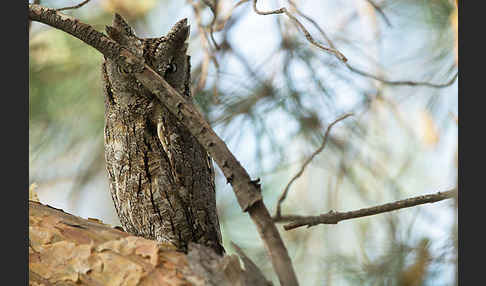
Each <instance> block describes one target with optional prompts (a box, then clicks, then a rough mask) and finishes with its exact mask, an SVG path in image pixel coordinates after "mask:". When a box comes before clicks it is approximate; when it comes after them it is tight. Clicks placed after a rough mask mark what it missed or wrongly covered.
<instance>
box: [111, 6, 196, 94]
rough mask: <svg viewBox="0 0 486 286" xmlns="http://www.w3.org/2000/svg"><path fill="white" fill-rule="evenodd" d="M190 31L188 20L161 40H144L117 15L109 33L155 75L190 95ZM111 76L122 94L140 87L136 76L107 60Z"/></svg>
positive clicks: (176, 26)
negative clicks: (141, 59)
mask: <svg viewBox="0 0 486 286" xmlns="http://www.w3.org/2000/svg"><path fill="white" fill-rule="evenodd" d="M189 30H190V27H189V25H188V24H187V19H182V20H180V21H178V22H177V23H176V24H175V25H174V26H173V27H172V28H171V29H170V31H169V32H168V33H167V35H165V36H162V37H160V38H147V39H141V38H139V37H137V36H136V35H135V32H134V30H133V28H132V27H130V26H129V25H128V24H127V22H126V21H125V20H124V19H123V18H122V17H121V16H120V15H119V14H115V16H114V18H113V23H112V26H107V27H106V31H107V33H108V35H109V37H110V38H111V39H113V40H114V41H116V42H117V43H118V44H120V45H121V46H122V47H124V48H126V49H127V50H129V51H130V52H131V53H132V54H134V55H135V56H137V57H143V58H144V60H145V63H147V64H148V65H149V66H150V67H151V68H152V69H153V70H154V71H156V72H157V73H158V74H159V75H160V76H162V77H163V78H164V79H165V80H166V81H167V82H168V83H169V84H170V85H171V86H172V87H173V88H175V89H176V90H178V91H179V92H180V93H181V94H185V95H189V94H190V93H189V87H190V57H189V56H188V55H186V52H187V43H186V40H187V39H188V37H189ZM107 63H108V64H107V67H106V68H107V72H108V73H109V74H110V81H112V83H113V81H116V84H115V86H117V87H119V88H121V89H122V90H121V91H125V90H129V89H132V88H136V87H137V86H139V85H140V84H135V83H136V82H137V81H136V79H135V77H134V76H133V75H132V74H129V73H128V72H127V71H125V70H123V68H121V67H119V66H118V65H117V64H116V63H114V62H111V61H108V60H107Z"/></svg>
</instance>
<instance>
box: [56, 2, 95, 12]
mask: <svg viewBox="0 0 486 286" xmlns="http://www.w3.org/2000/svg"><path fill="white" fill-rule="evenodd" d="M89 1H91V0H85V1H83V2H81V3H79V4H78V5H74V6H70V7H64V8H59V9H56V11H64V10H72V9H77V8H81V7H83V6H84V5H85V4H87V3H88V2H89Z"/></svg>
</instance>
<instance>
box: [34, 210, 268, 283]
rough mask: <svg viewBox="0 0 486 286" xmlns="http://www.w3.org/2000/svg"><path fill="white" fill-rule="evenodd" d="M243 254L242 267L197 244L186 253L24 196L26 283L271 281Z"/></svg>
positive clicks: (235, 259)
mask: <svg viewBox="0 0 486 286" xmlns="http://www.w3.org/2000/svg"><path fill="white" fill-rule="evenodd" d="M240 255H241V254H240ZM243 257H245V259H247V257H246V256H244V254H243ZM245 259H244V260H243V262H244V265H245V269H243V268H242V267H241V266H240V262H239V260H238V257H237V256H236V255H227V256H224V257H220V256H219V255H216V254H215V253H214V252H213V251H212V250H211V249H210V248H207V247H204V246H202V245H195V247H193V246H192V245H190V246H189V254H187V255H186V254H184V253H182V252H179V251H176V249H175V247H174V246H172V245H170V244H165V243H161V242H157V241H154V240H147V239H145V238H142V237H136V236H133V235H131V234H129V233H126V232H123V231H121V230H118V229H116V228H113V227H111V226H109V225H106V224H103V223H102V222H100V221H97V220H94V219H82V218H80V217H76V216H73V215H71V214H68V213H65V212H63V211H62V210H59V209H55V208H53V207H50V206H46V205H43V204H41V203H38V202H33V201H29V285H46V286H47V285H78V286H79V285H96V286H100V285H110V286H118V285H126V286H131V285H146V286H148V285H198V286H203V285H211V286H213V285H241V286H247V285H248V286H249V285H257V286H258V285H262V286H263V285H271V284H269V282H267V281H266V280H265V279H264V278H263V275H262V274H261V272H260V271H259V270H258V269H255V268H254V267H252V264H253V263H252V262H251V261H250V262H247V261H245ZM247 265H248V266H247Z"/></svg>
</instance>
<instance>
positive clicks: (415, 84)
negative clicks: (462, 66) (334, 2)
mask: <svg viewBox="0 0 486 286" xmlns="http://www.w3.org/2000/svg"><path fill="white" fill-rule="evenodd" d="M367 1H368V2H370V4H371V3H372V2H371V1H369V0H367ZM288 2H289V4H290V5H291V6H292V8H293V9H294V10H295V12H296V13H297V14H298V15H299V16H301V17H302V18H304V19H306V20H307V21H309V22H310V23H311V24H312V25H313V26H314V27H315V28H316V29H317V30H318V31H319V32H320V33H321V35H322V37H323V38H324V39H325V40H326V41H327V43H328V45H329V46H330V47H331V48H332V49H334V50H337V48H336V46H335V45H334V43H333V42H332V41H331V39H330V38H329V37H328V36H327V34H326V33H325V32H324V30H323V29H322V28H321V27H320V26H319V24H317V22H316V21H315V20H314V19H312V18H311V17H309V16H307V15H306V14H304V13H302V11H300V9H298V8H297V5H296V4H295V3H294V1H293V0H288ZM371 5H372V6H373V7H375V5H376V4H375V5H373V4H371ZM375 9H376V7H375ZM383 15H384V14H383ZM345 65H346V67H347V68H348V69H349V70H350V71H352V72H354V73H357V74H359V75H362V76H364V77H368V78H372V79H374V80H377V81H380V82H382V83H384V84H388V85H410V86H428V87H434V88H442V87H447V86H450V85H452V84H453V83H454V81H455V80H456V78H457V76H458V73H456V74H455V75H454V77H453V78H452V79H451V80H449V81H448V82H446V83H441V84H434V83H429V82H415V81H392V80H387V79H384V78H382V77H379V76H376V75H373V74H370V73H367V72H364V71H362V70H359V69H357V68H355V67H353V66H351V65H350V64H349V63H348V62H345Z"/></svg>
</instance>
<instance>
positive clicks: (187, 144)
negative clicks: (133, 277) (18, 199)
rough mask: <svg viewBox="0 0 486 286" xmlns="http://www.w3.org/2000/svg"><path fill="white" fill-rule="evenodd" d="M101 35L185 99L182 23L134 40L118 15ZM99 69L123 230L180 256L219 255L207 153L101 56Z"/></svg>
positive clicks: (151, 97) (184, 32) (187, 68)
mask: <svg viewBox="0 0 486 286" xmlns="http://www.w3.org/2000/svg"><path fill="white" fill-rule="evenodd" d="M106 31H107V33H108V35H109V36H110V38H112V39H113V40H115V41H117V42H118V43H119V44H121V45H122V46H123V47H125V48H126V49H128V50H129V51H130V52H132V53H133V54H134V55H137V56H139V57H143V58H144V59H145V63H147V64H148V65H149V66H151V67H152V68H153V69H154V70H155V71H156V72H158V73H159V74H160V75H161V76H162V77H164V78H165V80H166V81H167V82H168V83H169V84H170V85H171V86H172V87H174V88H175V89H176V90H177V91H178V92H180V93H181V94H183V95H185V96H186V98H187V100H188V101H191V100H192V98H191V91H190V61H189V56H188V55H186V51H187V44H186V43H185V41H186V40H187V38H188V35H189V26H188V25H187V20H186V19H183V20H181V21H179V22H177V23H176V24H175V25H174V26H173V27H172V29H171V30H170V31H169V33H168V34H167V35H166V36H163V37H161V38H149V39H140V38H138V37H137V36H136V35H135V33H134V32H133V30H132V28H131V27H130V26H129V25H128V24H127V23H126V22H125V21H124V20H123V19H122V18H121V17H120V16H119V15H115V18H114V20H113V25H112V27H107V29H106ZM102 70H103V81H104V91H105V158H106V165H107V166H106V167H107V171H108V177H109V181H110V191H111V195H112V198H113V202H114V204H115V208H116V211H117V213H118V217H119V219H120V222H121V223H122V225H123V228H124V229H125V230H126V231H128V232H130V233H133V234H135V235H139V236H143V237H145V238H149V239H156V240H158V241H161V242H166V243H171V244H173V245H175V246H176V247H177V248H178V249H180V250H183V251H187V245H188V243H189V242H191V241H192V242H196V243H200V244H203V245H206V246H209V247H211V248H212V249H214V250H215V251H216V252H217V253H219V254H223V253H224V249H223V247H222V246H221V233H220V229H219V221H218V216H217V213H216V199H215V186H214V169H213V165H212V161H211V159H210V158H209V156H208V154H207V152H206V151H205V150H204V148H203V147H202V146H201V145H200V144H199V143H198V142H197V140H196V139H195V138H194V137H193V136H192V135H191V134H190V133H189V131H188V130H187V129H186V128H185V127H184V126H183V125H182V124H181V123H180V122H178V120H177V118H176V117H175V116H173V115H172V114H171V113H170V112H169V110H168V109H167V108H166V107H165V106H164V105H162V104H161V103H160V102H159V101H158V99H156V97H155V96H154V95H153V94H151V93H150V91H148V90H147V89H146V88H144V87H143V86H142V85H141V84H140V83H139V82H138V81H137V80H136V78H135V77H134V76H133V75H132V74H128V73H126V72H125V71H123V69H121V68H120V67H119V66H117V65H116V64H115V63H114V62H113V61H111V60H109V59H107V60H106V61H105V63H104V64H103V68H102Z"/></svg>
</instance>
